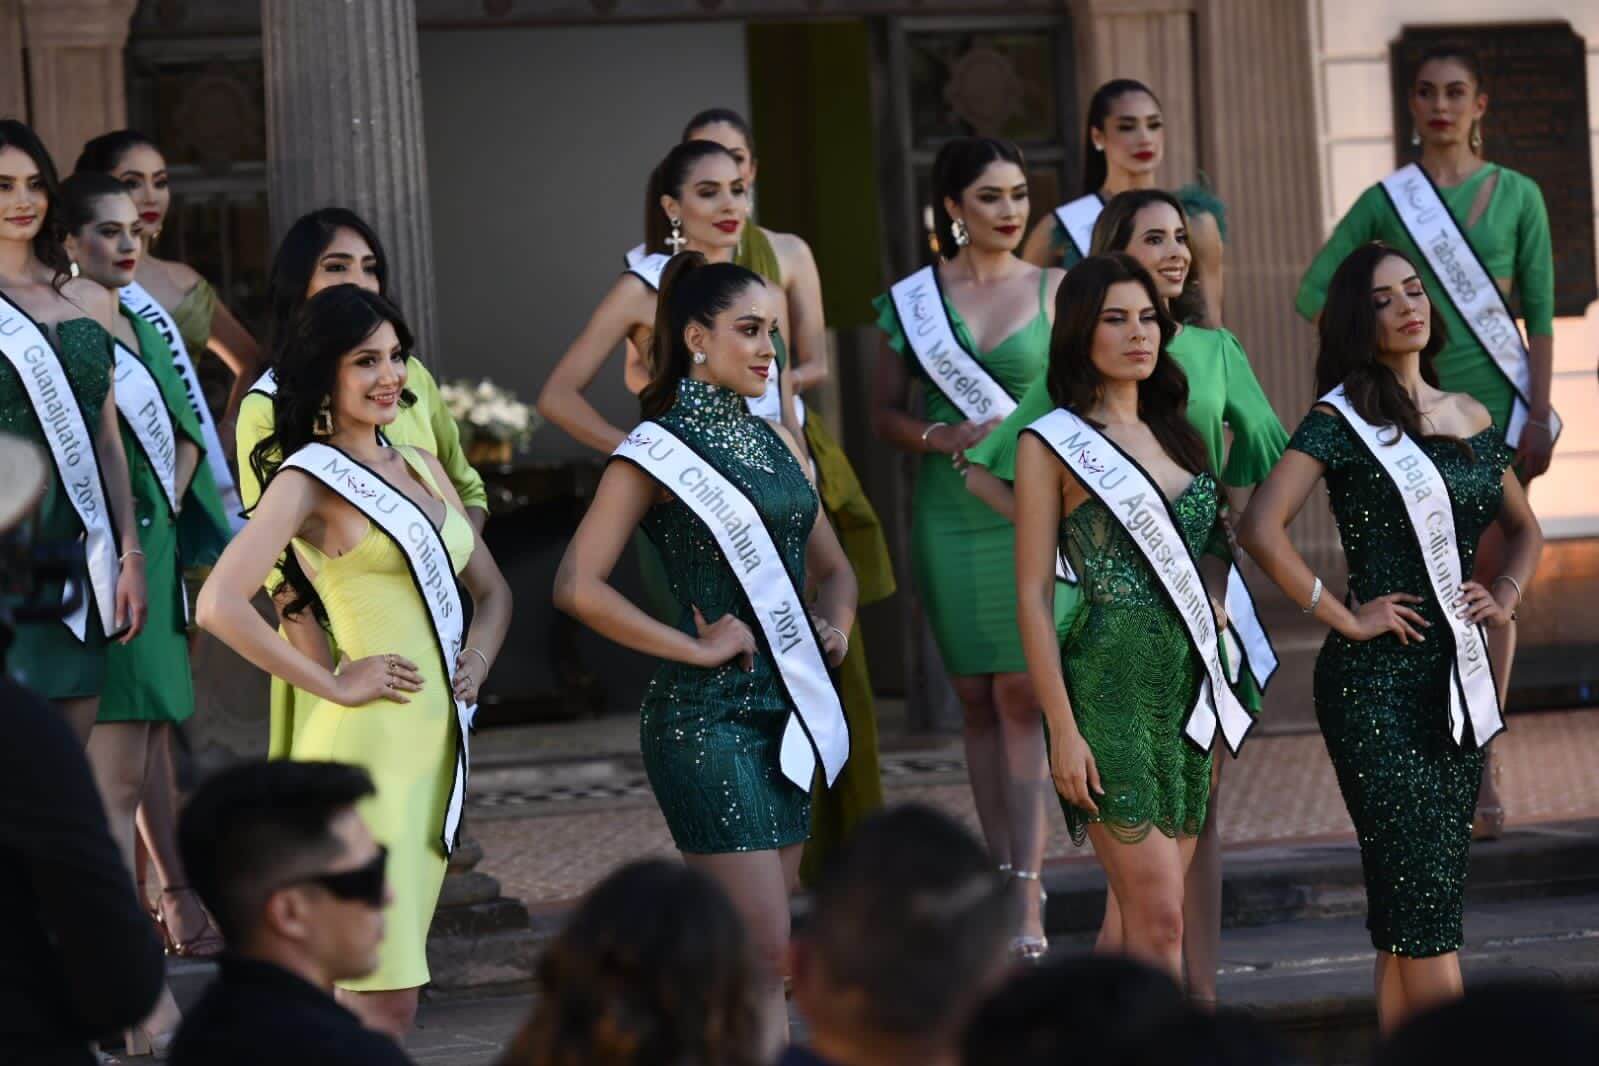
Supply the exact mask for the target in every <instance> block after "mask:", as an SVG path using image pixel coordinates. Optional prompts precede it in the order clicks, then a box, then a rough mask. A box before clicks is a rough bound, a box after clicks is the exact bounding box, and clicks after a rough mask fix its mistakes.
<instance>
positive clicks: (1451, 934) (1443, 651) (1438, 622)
mask: <svg viewBox="0 0 1599 1066" xmlns="http://www.w3.org/2000/svg"><path fill="white" fill-rule="evenodd" d="M1466 443H1467V444H1468V445H1469V447H1470V450H1471V452H1472V454H1471V456H1469V457H1468V456H1467V455H1465V454H1463V453H1462V451H1461V450H1460V448H1459V447H1458V446H1457V445H1456V444H1454V443H1452V442H1448V441H1426V442H1424V443H1423V444H1422V448H1423V450H1425V451H1426V453H1427V455H1428V457H1429V458H1431V459H1432V461H1433V463H1434V464H1436V465H1437V467H1438V470H1439V473H1440V474H1441V475H1442V476H1443V479H1444V481H1445V483H1446V484H1447V485H1448V486H1449V493H1450V496H1451V497H1452V501H1453V504H1454V518H1455V530H1456V535H1457V537H1458V538H1459V543H1460V555H1461V565H1462V569H1463V572H1464V573H1466V574H1470V573H1471V567H1472V561H1473V559H1474V558H1475V557H1476V554H1477V540H1478V538H1479V537H1480V536H1481V535H1482V532H1483V530H1484V529H1486V528H1487V527H1488V525H1489V524H1490V523H1491V522H1493V520H1494V518H1495V517H1496V516H1497V515H1498V513H1499V507H1500V503H1501V494H1502V490H1501V485H1500V480H1501V478H1502V476H1503V474H1504V471H1505V468H1506V467H1507V466H1509V464H1510V461H1511V454H1510V451H1509V449H1507V448H1506V447H1505V445H1504V443H1503V441H1502V440H1501V439H1500V437H1499V434H1498V432H1497V431H1496V430H1494V429H1492V428H1490V429H1486V430H1484V431H1483V432H1481V433H1478V434H1477V435H1475V436H1473V437H1472V438H1471V439H1470V440H1469V441H1467V442H1466ZM1288 446H1289V447H1290V448H1293V449H1296V450H1298V451H1301V452H1304V453H1305V454H1307V455H1309V456H1311V457H1312V458H1315V459H1317V460H1318V461H1320V462H1321V463H1323V464H1324V465H1325V466H1326V468H1327V472H1326V481H1327V490H1328V494H1329V497H1330V499H1331V502H1332V510H1333V517H1334V518H1335V519H1336V520H1337V522H1338V531H1339V535H1340V537H1341V538H1342V540H1343V546H1344V553H1345V555H1346V556H1347V557H1348V561H1349V571H1350V577H1349V584H1350V589H1351V590H1352V591H1353V592H1354V594H1355V596H1356V597H1358V598H1359V599H1360V600H1361V601H1362V602H1364V601H1369V600H1372V599H1374V598H1376V597H1378V596H1382V595H1386V594H1387V593H1390V592H1408V593H1412V594H1414V595H1418V596H1422V597H1424V602H1422V603H1421V604H1418V605H1416V610H1417V611H1418V612H1419V613H1420V614H1421V616H1422V617H1423V618H1425V619H1427V621H1429V622H1431V623H1432V628H1431V629H1430V630H1427V640H1426V641H1425V642H1424V643H1421V644H1410V645H1408V646H1406V645H1402V644H1400V643H1399V639H1398V638H1397V637H1394V636H1392V635H1384V636H1381V637H1378V638H1376V639H1375V640H1370V641H1366V642H1363V643H1357V642H1354V641H1350V640H1347V639H1345V638H1344V637H1342V636H1340V635H1339V634H1338V633H1336V632H1334V633H1330V634H1328V636H1327V640H1326V642H1325V643H1324V644H1323V645H1322V649H1321V654H1320V655H1319V656H1318V657H1317V659H1316V679H1315V699H1316V718H1317V721H1318V722H1319V723H1320V725H1321V732H1322V737H1323V739H1324V740H1325V741H1326V743H1327V753H1328V755H1330V756H1331V757H1332V762H1333V768H1334V770H1336V771H1337V774H1338V787H1339V790H1340V791H1341V792H1342V793H1343V797H1344V803H1345V804H1346V805H1347V806H1348V808H1349V816H1350V818H1351V819H1352V820H1353V821H1354V823H1355V833H1356V835H1357V837H1358V838H1359V841H1360V859H1361V865H1362V867H1363V869H1364V871H1365V880H1366V905H1367V917H1366V926H1367V928H1368V929H1369V930H1370V931H1371V938H1372V943H1373V945H1374V946H1376V948H1377V949H1378V950H1379V951H1386V952H1390V953H1392V954H1395V955H1403V956H1407V957H1410V958H1427V957H1430V956H1434V955H1442V954H1445V953H1448V952H1451V951H1457V950H1459V948H1460V945H1461V943H1462V933H1461V907H1462V896H1463V894H1464V892H1465V885H1466V866H1467V860H1468V855H1469V851H1470V847H1471V819H1472V813H1473V809H1474V807H1475V806H1476V801H1477V788H1478V785H1479V784H1480V783H1481V780H1482V765H1483V755H1482V752H1481V751H1478V750H1473V749H1471V748H1469V747H1468V748H1463V747H1460V746H1457V745H1456V744H1455V743H1454V741H1453V739H1452V738H1451V737H1450V734H1449V716H1448V710H1449V708H1448V688H1447V685H1448V678H1449V664H1450V661H1451V658H1452V656H1453V645H1452V643H1451V641H1450V640H1449V638H1448V636H1447V633H1446V629H1445V626H1444V619H1443V617H1442V615H1441V614H1440V611H1439V607H1438V605H1437V604H1436V603H1434V602H1433V599H1432V597H1431V595H1430V593H1431V585H1430V583H1429V582H1428V579H1427V573H1426V570H1425V568H1424V565H1423V561H1422V556H1421V551H1420V548H1419V547H1418V546H1417V544H1416V539H1415V536H1414V534H1413V533H1412V532H1411V529H1410V524H1409V521H1408V520H1407V518H1406V515H1405V509H1404V504H1403V502H1402V501H1401V500H1400V497H1399V493H1398V490H1396V489H1395V488H1394V485H1393V482H1392V481H1391V480H1389V478H1388V475H1387V474H1386V473H1384V472H1383V470H1382V468H1381V467H1379V466H1378V465H1377V462H1376V460H1375V459H1374V458H1373V457H1372V456H1371V453H1370V452H1368V451H1367V450H1366V448H1365V446H1364V445H1363V444H1361V443H1360V441H1359V440H1357V439H1356V438H1355V436H1354V435H1353V432H1352V431H1351V430H1350V429H1349V427H1348V426H1346V425H1345V424H1344V423H1343V420H1342V419H1341V418H1339V417H1338V416H1336V415H1331V414H1326V413H1323V412H1320V411H1312V412H1310V414H1309V415H1307V416H1306V417H1305V420H1304V422H1302V423H1301V424H1300V426H1299V429H1298V430H1297V431H1295V433H1294V436H1293V439H1292V440H1291V441H1290V442H1289V444H1288ZM1468 736H1469V732H1468Z"/></svg>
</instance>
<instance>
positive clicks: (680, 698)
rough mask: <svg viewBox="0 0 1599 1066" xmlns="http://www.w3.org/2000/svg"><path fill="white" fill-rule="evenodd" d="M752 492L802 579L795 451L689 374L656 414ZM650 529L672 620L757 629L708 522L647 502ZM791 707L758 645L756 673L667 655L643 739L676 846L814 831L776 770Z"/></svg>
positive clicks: (800, 492)
mask: <svg viewBox="0 0 1599 1066" xmlns="http://www.w3.org/2000/svg"><path fill="white" fill-rule="evenodd" d="M656 421H658V422H659V423H660V424H661V425H663V426H665V427H666V428H667V429H669V430H671V432H672V433H674V434H676V435H677V436H678V437H679V438H681V439H682V440H683V441H685V442H686V443H688V444H689V446H690V447H692V448H693V449H694V450H695V451H696V452H698V453H699V454H700V456H701V457H703V458H704V459H705V460H706V461H707V462H708V463H710V464H711V466H713V467H715V468H716V470H717V472H718V473H720V474H721V475H722V476H723V477H725V478H727V479H728V480H729V481H731V482H732V483H733V484H734V485H736V486H737V487H738V489H739V490H740V491H741V492H743V493H744V495H745V496H747V497H749V500H750V502H751V503H752V504H754V505H755V509H756V511H758V512H759V513H760V516H761V519H762V521H763V522H764V523H765V525H766V528H767V530H768V531H769V532H770V533H771V536H772V540H773V542H774V543H775V544H776V545H777V550H778V553H779V554H780V555H781V556H782V558H783V562H784V564H785V565H786V566H787V567H788V571H789V573H790V574H791V575H793V578H794V581H795V583H796V584H797V585H799V586H800V587H801V588H803V587H804V585H805V545H806V543H807V542H808V541H809V540H810V535H811V529H812V527H814V526H815V524H816V516H817V509H818V507H819V502H818V500H817V496H816V491H815V490H814V489H813V488H811V483H810V480H809V479H808V478H807V477H806V476H805V471H804V470H802V469H801V468H800V465H799V461H798V460H797V459H795V458H794V453H793V452H791V451H790V450H789V448H788V445H786V444H784V443H783V440H782V438H781V437H779V436H778V435H777V433H776V432H775V431H774V430H773V429H772V427H770V426H769V425H767V424H766V422H765V421H763V420H762V419H759V418H756V417H755V416H754V415H752V414H750V413H749V409H748V408H747V407H746V406H745V403H744V397H742V396H740V395H739V394H738V393H736V392H733V391H732V390H730V389H724V388H720V387H718V386H715V385H709V384H706V383H704V382H699V381H693V380H685V381H682V382H680V383H679V384H678V394H677V401H676V403H675V404H674V405H673V406H672V409H671V410H670V411H668V412H667V413H666V414H665V415H662V416H661V417H660V418H659V419H657V420H656ZM643 529H644V532H645V534H646V535H647V536H648V537H649V538H650V540H651V542H653V543H654V545H655V547H656V548H657V549H659V551H660V555H661V561H662V563H663V564H664V565H665V570H666V576H667V580H668V581H670V583H671V586H672V596H673V599H674V600H675V601H676V603H677V618H676V624H677V628H678V629H680V630H682V631H683V632H684V633H690V634H692V633H695V632H696V629H695V625H694V608H695V607H698V608H699V610H700V613H701V614H702V615H704V616H705V619H706V621H708V622H714V621H716V620H717V619H718V618H720V617H722V616H723V615H725V614H728V613H732V614H733V615H735V616H736V617H738V618H739V619H741V620H742V621H743V622H744V623H745V624H746V625H748V626H749V627H750V629H751V630H753V631H754V632H756V633H760V632H761V627H760V623H759V621H758V620H757V619H756V618H755V616H754V615H753V614H752V613H751V611H750V607H749V601H748V600H747V599H746V598H745V596H744V591H743V586H742V585H740V584H739V580H738V578H737V577H736V576H735V575H734V573H733V570H732V568H731V567H730V566H729V565H728V564H727V560H726V557H725V556H723V554H722V551H721V549H720V548H719V547H718V546H717V543H716V540H715V538H713V537H712V536H711V533H710V530H708V529H706V528H705V525H704V524H703V523H702V522H701V521H700V520H699V518H697V517H696V516H695V515H694V513H693V512H692V511H690V510H689V508H688V506H687V505H686V504H684V503H683V502H682V501H681V500H677V499H672V500H669V501H666V502H663V503H658V504H656V505H655V506H653V507H651V508H650V510H649V512H648V513H647V514H645V516H644V522H643ZM793 712H794V705H793V703H792V702H791V701H790V699H789V697H788V694H787V692H786V691H785V689H784V688H783V685H782V682H781V681H780V680H779V679H778V677H777V672H776V669H775V667H774V666H773V664H772V659H771V656H770V654H769V653H768V652H767V651H766V649H765V648H764V646H763V647H762V648H761V650H760V651H758V652H757V654H756V655H755V665H754V669H753V670H748V671H746V670H744V669H743V668H742V667H741V666H740V665H739V664H738V662H737V661H734V662H729V663H725V664H723V665H722V666H718V667H715V668H712V669H706V668H704V667H699V666H690V665H688V664H687V663H678V662H665V663H663V664H662V665H661V667H660V669H659V670H657V671H656V673H655V676H654V677H653V678H652V679H651V680H650V686H649V689H648V691H646V692H645V694H644V704H643V708H642V715H641V720H640V737H639V740H640V747H641V748H642V750H643V753H644V769H645V772H646V773H647V774H648V775H649V779H650V787H651V788H652V789H654V791H655V798H656V801H657V802H658V803H659V804H660V806H661V813H662V814H663V815H665V817H666V824H667V827H668V828H669V829H670V830H671V832H672V840H673V841H674V842H675V843H676V844H677V847H678V850H680V851H683V852H685V853H687V854H691V855H710V854H719V853H723V852H734V851H766V850H771V849H774V848H782V847H787V846H788V845H790V844H798V843H800V842H802V841H803V840H804V839H805V837H806V834H807V833H808V832H809V829H810V818H811V796H810V790H809V789H805V788H799V787H797V786H795V785H794V784H793V783H792V782H791V781H789V780H788V779H787V778H786V777H784V776H783V772H782V770H781V768H780V767H779V764H778V753H779V750H780V749H781V747H782V741H783V731H784V729H785V728H786V727H787V725H788V719H789V715H790V714H792V713H793Z"/></svg>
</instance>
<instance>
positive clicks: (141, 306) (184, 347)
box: [75, 130, 261, 585]
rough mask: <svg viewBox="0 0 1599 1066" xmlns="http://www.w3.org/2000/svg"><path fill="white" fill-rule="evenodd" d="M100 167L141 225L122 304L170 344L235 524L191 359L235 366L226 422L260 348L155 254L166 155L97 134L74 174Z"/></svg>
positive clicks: (164, 204)
mask: <svg viewBox="0 0 1599 1066" xmlns="http://www.w3.org/2000/svg"><path fill="white" fill-rule="evenodd" d="M86 171H98V172H100V173H102V174H110V175H111V176H112V177H113V178H116V179H117V180H118V181H120V182H121V183H122V184H123V185H125V186H127V188H128V191H129V192H130V193H131V194H132V195H133V203H134V206H136V207H137V208H138V209H139V221H140V222H141V223H143V225H144V249H145V251H144V255H143V256H142V257H141V258H140V260H139V273H138V276H137V277H136V278H135V279H134V281H133V283H132V284H129V285H125V286H123V287H122V290H121V293H122V302H123V304H125V305H126V306H128V307H129V308H131V309H132V310H133V311H134V313H135V314H137V315H138V316H139V317H140V318H143V319H144V320H145V321H147V322H149V323H150V324H151V325H153V326H155V328H156V329H157V330H159V331H160V333H161V339H162V340H164V341H165V342H166V343H167V346H168V347H169V348H171V349H172V357H173V359H174V361H175V364H176V366H177V369H178V375H179V377H181V378H182V379H183V386H184V389H185V390H186V391H187V392H188V395H189V404H190V406H191V407H193V408H194V414H195V417H196V418H198V419H199V420H200V427H201V429H202V430H203V431H204V432H205V438H206V445H205V459H206V465H208V466H209V467H210V468H211V476H212V477H213V478H214V479H215V480H216V485H217V488H218V490H219V491H220V492H221V494H222V502H223V505H224V507H225V508H226V510H227V514H228V518H229V520H230V521H231V522H232V523H233V526H234V528H235V529H237V528H238V526H239V524H240V523H241V522H242V521H243V519H242V518H240V516H239V512H240V511H241V510H242V508H241V507H240V505H239V496H238V488H237V486H236V485H235V484H234V482H233V473H232V471H231V470H230V469H229V467H228V451H227V444H226V443H225V440H224V437H225V436H226V434H225V432H219V431H218V429H217V422H216V420H215V419H214V418H212V416H211V409H210V408H209V407H208V406H207V405H206V402H205V394H204V392H202V391H201V389H200V378H199V375H198V374H197V373H196V372H195V363H196V362H197V361H198V360H199V358H200V357H201V356H202V355H204V354H205V352H206V350H207V349H209V350H211V351H213V352H215V353H216V354H217V356H218V357H219V358H220V359H221V360H222V361H223V362H224V363H225V364H227V367H228V369H229V370H231V371H233V385H232V388H231V390H230V391H229V393H228V403H227V407H226V409H225V411H224V413H223V416H222V422H223V423H224V425H225V424H226V423H227V422H228V421H229V420H231V419H232V418H233V417H234V416H235V415H236V414H237V413H238V410H239V402H240V401H241V400H242V399H244V392H245V390H246V389H248V388H249V387H250V383H251V382H253V381H254V380H255V379H256V378H257V377H258V376H259V375H260V373H261V367H260V363H261V356H260V350H259V348H258V347H257V345H256V343H255V338H254V337H252V336H250V331H249V330H247V329H245V328H244V326H243V325H241V324H240V323H239V320H238V319H237V318H235V317H233V313H232V312H231V311H229V310H228V308H227V305H225V304H223V303H222V302H221V301H219V300H218V299H217V294H216V290H215V289H213V288H212V287H211V283H210V282H208V281H206V280H205V278H203V277H201V276H200V275H199V273H197V272H196V271H195V270H194V268H193V267H190V266H188V265H187V264H185V263H180V262H178V261H177V260H175V259H159V258H157V257H156V255H155V243H156V241H157V240H158V239H159V238H160V236H161V228H162V227H163V226H164V225H165V224H166V218H167V212H168V211H169V210H170V209H171V207H172V190H171V188H170V187H169V185H168V182H167V161H166V159H165V157H163V156H162V154H161V150H160V149H159V148H157V147H156V146H155V143H154V142H153V141H151V140H150V139H149V138H148V137H146V136H144V134H142V133H138V132H135V131H134V130H117V131H115V132H113V133H103V134H101V135H100V136H98V137H96V138H94V139H93V140H91V141H90V142H89V143H88V144H86V145H84V146H83V152H82V153H81V154H79V156H78V163H77V166H76V168H75V172H76V173H80V174H81V173H84V172H86ZM189 578H190V580H191V581H192V582H194V583H195V584H196V585H198V583H199V582H200V581H203V580H204V579H205V572H204V570H203V569H202V570H197V571H192V572H191V573H190V575H189Z"/></svg>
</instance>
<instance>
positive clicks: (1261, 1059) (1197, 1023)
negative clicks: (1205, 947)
mask: <svg viewBox="0 0 1599 1066" xmlns="http://www.w3.org/2000/svg"><path fill="white" fill-rule="evenodd" d="M1123 1032H1124V1033H1125V1034H1126V1041H1125V1042H1124V1043H1123V1045H1122V1048H1121V1050H1120V1051H1119V1052H1116V1053H1113V1054H1110V1055H1109V1056H1107V1057H1106V1058H1104V1059H1100V1060H1097V1061H1100V1062H1103V1063H1106V1064H1107V1066H1287V1064H1288V1063H1290V1062H1292V1061H1294V1060H1293V1059H1291V1058H1290V1057H1289V1056H1288V1055H1287V1053H1286V1052H1284V1051H1283V1049H1282V1047H1281V1046H1280V1045H1279V1044H1278V1042H1277V1041H1276V1040H1275V1039H1274V1038H1273V1037H1272V1035H1271V1033H1270V1032H1269V1031H1268V1030H1267V1028H1266V1025H1265V1023H1264V1022H1262V1021H1260V1020H1258V1019H1257V1018H1255V1017H1254V1016H1253V1015H1250V1014H1246V1013H1244V1012H1243V1011H1235V1010H1234V1011H1229V1010H1219V1011H1218V1010H1200V1009H1198V1008H1195V1007H1187V1008H1185V1009H1183V1010H1181V1011H1179V1012H1177V1013H1176V1014H1173V1015H1170V1016H1168V1017H1166V1018H1165V1019H1163V1020H1159V1021H1156V1022H1154V1023H1153V1024H1151V1025H1148V1026H1146V1027H1142V1028H1128V1027H1123ZM1074 1061H1075V1058H1074Z"/></svg>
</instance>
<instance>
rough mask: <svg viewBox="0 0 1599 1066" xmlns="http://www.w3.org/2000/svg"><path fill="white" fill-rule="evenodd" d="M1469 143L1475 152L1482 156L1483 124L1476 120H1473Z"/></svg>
mask: <svg viewBox="0 0 1599 1066" xmlns="http://www.w3.org/2000/svg"><path fill="white" fill-rule="evenodd" d="M1469 143H1470V144H1471V150H1472V151H1473V152H1475V153H1476V154H1478V155H1482V123H1480V122H1478V121H1477V120H1476V119H1472V120H1471V140H1470V142H1469Z"/></svg>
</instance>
